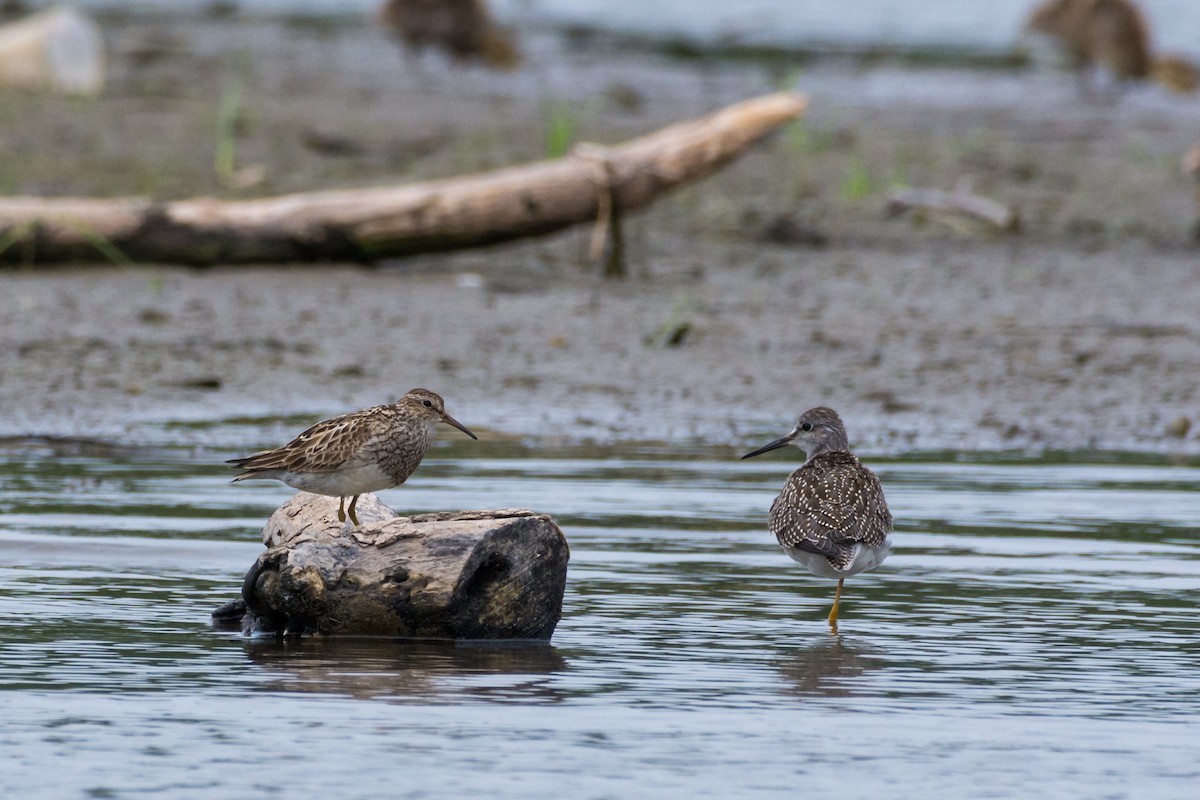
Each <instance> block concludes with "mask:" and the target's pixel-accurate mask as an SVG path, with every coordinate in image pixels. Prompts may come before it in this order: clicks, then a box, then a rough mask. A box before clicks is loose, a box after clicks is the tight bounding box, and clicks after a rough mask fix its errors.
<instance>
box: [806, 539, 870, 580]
mask: <svg viewBox="0 0 1200 800" xmlns="http://www.w3.org/2000/svg"><path fill="white" fill-rule="evenodd" d="M857 547H858V551H857V552H856V553H855V554H854V560H853V561H851V562H850V566H849V567H847V568H846V569H844V570H842V571H838V570H836V569H834V568H833V565H832V564H830V563H829V559H828V558H826V557H825V556H823V555H821V554H820V553H810V552H809V551H807V550H801V549H800V548H799V547H785V548H783V551H784V552H785V553H787V554H788V555H789V556H790V557H791V559H792V560H793V561H795V562H796V563H798V564H803V565H804V566H805V567H807V568H808V571H809V572H811V573H813V574H814V575H820V576H821V577H822V578H848V577H849V576H851V575H857V574H858V573H860V572H866V571H867V570H869V569H875V568H876V567H878V566H879V565H880V564H882V563H883V560H884V559H885V558H887V557H888V553H890V552H891V551H892V541H891V539H890V538H889V539H885V540H884V542H883V544H881V545H879V546H878V547H867V546H866V545H862V544H860V545H857Z"/></svg>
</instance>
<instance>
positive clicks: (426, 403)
mask: <svg viewBox="0 0 1200 800" xmlns="http://www.w3.org/2000/svg"><path fill="white" fill-rule="evenodd" d="M421 405H423V406H425V407H426V408H433V401H432V400H422V401H421Z"/></svg>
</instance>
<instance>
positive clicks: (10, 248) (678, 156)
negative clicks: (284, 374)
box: [0, 93, 807, 264]
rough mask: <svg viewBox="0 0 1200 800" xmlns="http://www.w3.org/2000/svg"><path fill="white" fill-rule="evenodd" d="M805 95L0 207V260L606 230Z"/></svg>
mask: <svg viewBox="0 0 1200 800" xmlns="http://www.w3.org/2000/svg"><path fill="white" fill-rule="evenodd" d="M806 105H807V101H806V100H805V99H804V98H803V97H802V96H799V95H795V94H790V93H779V94H773V95H767V96H764V97H759V98H755V99H753V100H747V101H745V102H742V103H738V104H736V105H732V106H729V107H727V108H724V109H722V110H720V111H717V112H715V113H713V114H711V115H709V116H707V117H703V118H701V119H698V120H693V121H689V122H682V123H678V124H675V125H672V126H670V127H667V128H663V129H662V130H660V131H657V132H655V133H652V134H650V135H648V136H644V137H642V138H639V139H634V140H633V141H630V142H626V143H625V144H621V145H617V146H614V147H598V146H594V145H589V146H587V147H586V148H580V149H578V150H577V151H576V152H574V153H572V154H569V155H567V156H566V157H564V158H561V159H557V160H553V161H541V162H536V163H533V164H526V165H524V166H520V167H513V168H509V169H503V170H498V171H496V172H490V173H485V174H481V175H467V176H462V177H457V178H451V179H448V180H440V181H432V182H428V183H418V184H411V185H407V186H393V187H382V188H372V189H344V190H334V191H322V192H307V193H302V194H290V195H282V196H279V197H271V198H263V199H259V200H236V201H221V200H215V199H212V198H199V199H192V200H180V201H176V202H168V203H156V202H152V201H149V200H142V199H135V198H117V199H110V200H92V199H82V198H57V199H56V198H36V197H12V198H6V199H0V247H2V248H3V253H2V254H0V259H3V260H5V261H8V262H18V263H36V262H47V263H48V262H63V261H96V260H98V258H101V257H102V258H105V259H111V258H114V257H116V258H126V259H130V260H133V261H143V262H170V263H181V264H213V263H246V262H259V263H262V262H278V261H325V260H339V261H373V260H376V259H380V258H391V257H397V256H405V255H412V254H415V253H428V252H438V251H445V250H455V249H459V248H466V247H477V246H480V245H487V244H493V243H496V242H504V241H509V240H512V239H518V238H521V237H525V236H534V235H538V234H545V233H550V232H552V231H557V230H560V229H562V228H565V227H567V226H569V225H574V224H578V223H581V222H589V221H596V220H597V219H600V220H601V221H602V222H603V221H605V218H606V217H607V218H608V219H609V220H611V221H612V222H613V223H614V224H615V221H616V220H617V219H618V218H619V215H620V214H621V213H623V212H627V211H631V210H634V209H638V208H642V207H643V206H646V205H648V204H649V203H651V202H653V201H654V200H655V199H657V198H658V197H660V196H662V195H663V194H665V193H666V192H668V191H669V190H671V189H673V188H675V187H677V186H680V185H681V184H684V183H687V182H689V181H694V180H697V179H699V178H702V177H704V176H706V175H709V174H711V173H712V172H714V171H715V170H717V169H718V168H719V167H721V166H722V165H724V164H726V163H727V162H729V161H730V160H732V159H733V158H735V157H737V156H738V155H740V154H741V153H742V152H743V151H745V150H746V148H748V147H749V146H750V145H752V144H753V143H754V142H756V141H758V140H759V139H761V138H762V137H763V136H765V135H766V134H767V133H769V132H770V131H771V130H773V129H774V128H776V127H778V126H779V125H781V124H783V123H784V122H786V121H788V120H790V119H793V118H795V117H797V116H798V115H800V114H801V113H802V112H803V111H804V109H805V106H806Z"/></svg>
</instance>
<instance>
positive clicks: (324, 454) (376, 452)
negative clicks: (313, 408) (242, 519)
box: [226, 389, 478, 525]
mask: <svg viewBox="0 0 1200 800" xmlns="http://www.w3.org/2000/svg"><path fill="white" fill-rule="evenodd" d="M439 422H445V423H447V424H449V425H453V426H454V427H456V428H458V429H459V430H460V431H462V432H463V433H465V434H467V435H468V436H470V437H471V438H472V439H475V438H478V437H476V436H475V434H473V433H471V431H469V430H467V429H466V428H465V427H463V425H462V424H461V423H459V422H458V421H457V420H456V419H454V418H453V417H451V416H450V415H449V414H447V413H446V409H445V404H444V403H443V401H442V398H441V397H439V396H438V395H437V394H435V393H433V392H431V391H429V390H428V389H413V390H412V391H410V392H408V393H407V394H405V395H404V396H403V397H401V398H400V399H399V400H398V401H397V402H395V403H391V404H388V405H382V406H374V407H372V408H366V409H363V410H362V411H355V412H353V413H351V414H345V415H343V416H340V417H334V418H333V419H327V420H322V421H321V422H318V423H317V424H316V425H313V426H312V427H311V428H309V429H308V430H306V431H304V432H303V433H301V434H300V435H299V436H297V437H296V438H295V439H293V440H292V441H290V442H288V443H287V444H285V445H284V446H283V447H279V448H276V449H274V450H264V451H262V452H260V453H254V454H253V455H249V456H244V457H242V458H234V459H230V460H229V461H228V462H226V463H228V464H232V465H233V466H235V467H239V468H241V469H244V470H246V471H245V472H243V473H242V474H240V475H238V476H237V477H236V478H234V479H233V480H234V481H235V482H236V481H241V480H247V479H250V478H266V479H271V480H277V481H282V482H283V483H286V484H287V485H288V486H291V487H293V488H295V489H301V490H303V491H306V492H313V493H315V494H323V495H328V496H330V497H336V498H338V521H340V522H345V520H346V512H345V511H344V510H343V504H344V503H345V498H347V497H352V498H353V499H351V501H350V508H349V516H350V521H351V522H353V523H354V524H355V525H358V524H359V523H358V517H357V515H356V514H355V513H354V507H355V505H356V504H357V503H358V496H359V495H361V494H363V493H365V492H377V491H379V490H381V489H390V488H392V487H393V486H399V485H400V484H402V483H404V482H405V481H406V480H408V476H409V475H412V473H413V472H414V471H415V470H416V468H417V466H418V465H419V464H420V463H421V459H423V458H424V457H425V453H426V451H427V450H428V449H429V443H430V441H432V439H433V429H434V427H435V426H436V425H437V424H438V423H439Z"/></svg>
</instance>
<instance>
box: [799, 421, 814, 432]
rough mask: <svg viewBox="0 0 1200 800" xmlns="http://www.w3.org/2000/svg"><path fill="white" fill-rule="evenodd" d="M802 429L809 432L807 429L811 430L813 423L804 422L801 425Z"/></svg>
mask: <svg viewBox="0 0 1200 800" xmlns="http://www.w3.org/2000/svg"><path fill="white" fill-rule="evenodd" d="M800 430H802V431H805V432H807V431H811V430H812V423H811V422H805V423H803V424H802V425H801V426H800Z"/></svg>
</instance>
